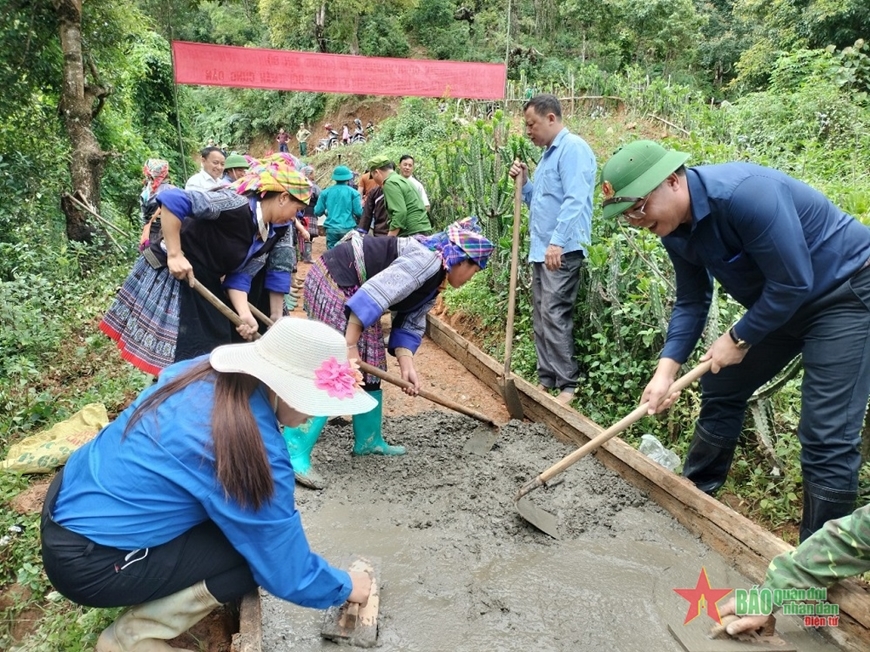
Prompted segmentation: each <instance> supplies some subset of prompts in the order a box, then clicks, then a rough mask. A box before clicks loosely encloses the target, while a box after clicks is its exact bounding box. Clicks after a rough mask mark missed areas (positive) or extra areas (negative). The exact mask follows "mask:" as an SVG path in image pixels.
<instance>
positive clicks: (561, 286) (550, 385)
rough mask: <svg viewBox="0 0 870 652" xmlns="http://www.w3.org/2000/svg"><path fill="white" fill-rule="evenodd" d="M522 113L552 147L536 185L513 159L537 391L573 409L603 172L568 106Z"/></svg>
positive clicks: (539, 98) (546, 102)
mask: <svg viewBox="0 0 870 652" xmlns="http://www.w3.org/2000/svg"><path fill="white" fill-rule="evenodd" d="M523 111H524V114H525V120H526V134H527V135H528V137H529V139H530V140H531V141H532V142H533V143H534V144H535V145H537V146H538V147H544V148H545V149H544V153H543V155H542V156H541V161H540V162H539V163H538V167H537V169H536V170H535V180H534V182H532V181H530V180H529V174H528V173H529V169H528V166H527V165H526V164H525V163H523V162H521V161H514V163H513V165H511V169H510V176H511V177H512V178H517V177H520V178H521V179H522V184H523V201H525V202H526V204H528V206H529V237H530V243H529V262H530V263H532V323H533V329H534V333H535V352H536V354H537V358H538V381H539V382H540V385H539V386H538V388H539V389H541V390H543V391H547V390H551V389H556V390H558V391H559V394H558V396H556V400H557V401H558V402H559V403H561V404H562V405H568V404H569V403H570V402H571V400H572V399H573V398H574V391H575V390H576V389H577V384H578V382H579V377H580V369H579V367H578V365H577V361H576V360H575V359H574V304H575V302H576V300H577V291H578V289H579V287H580V268H581V267H582V266H583V261H584V258H585V257H586V247H588V246H589V244H590V242H591V237H592V194H593V192H594V189H595V174H596V170H597V168H596V163H595V155H594V154H593V153H592V149H591V148H590V147H589V145H588V144H586V141H585V140H583V139H582V138H580V136H577V135H575V134H572V133H571V132H569V131H568V129H567V128H566V127H565V126H564V125H563V124H562V106H561V104H559V100H558V99H557V98H556V97H555V96H554V95H548V94H545V95H536V96H535V97H533V98H532V99H530V100H529V101H528V102H526V103H525V105H524V107H523Z"/></svg>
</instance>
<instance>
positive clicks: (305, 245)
mask: <svg viewBox="0 0 870 652" xmlns="http://www.w3.org/2000/svg"><path fill="white" fill-rule="evenodd" d="M301 172H302V174H304V175H305V176H306V177H307V178H308V181H309V182H311V197H310V198H309V200H308V204H307V205H306V206H305V208H304V209H303V211H302V214H301V215H297V218H298V220H299V221H300V223H301V224H302V226H303V228H305V230H306V231H307V232H308V234H309V235H308V239H307V240H305V238H304V237H302V236H301V234H300V238H299V240H297V242H298V247H299V255H300V257H301V259H302V262H303V263H307V264H311V262H312V259H311V247H312V244H311V243H312V241H313V240H314V238H316V237H317V236H318V235H319V233H320V226H319V225H318V224H317V217H316V216H315V215H314V207H315V206H317V202H318V200H319V199H320V192H321V191H320V186H318V185H317V184H316V183H314V168H313V167H311V166H310V165H305V166H303V167H302V169H301Z"/></svg>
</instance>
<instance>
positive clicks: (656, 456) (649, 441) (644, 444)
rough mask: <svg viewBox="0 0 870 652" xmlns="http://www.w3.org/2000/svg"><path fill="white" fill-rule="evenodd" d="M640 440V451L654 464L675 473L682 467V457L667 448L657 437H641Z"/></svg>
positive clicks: (648, 435) (647, 435)
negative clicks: (675, 470)
mask: <svg viewBox="0 0 870 652" xmlns="http://www.w3.org/2000/svg"><path fill="white" fill-rule="evenodd" d="M640 439H641V441H640V446H639V447H638V450H639V451H640V452H641V453H643V454H644V455H646V456H647V457H648V458H650V459H651V460H652V461H653V462H657V463H658V464H661V465H662V466H663V467H665V468H666V469H667V470H668V471H673V470H674V469H676V468H677V467H678V466H679V465H680V457H679V456H678V455H677V454H676V453H675V452H674V451H672V450H670V449H668V448H665V447H664V446H663V445H662V443H661V442H660V441H659V440H658V439H657V438H656V437H655V435H650V434H646V435H641V438H640Z"/></svg>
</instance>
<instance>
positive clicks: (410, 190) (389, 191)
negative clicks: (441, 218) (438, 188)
mask: <svg viewBox="0 0 870 652" xmlns="http://www.w3.org/2000/svg"><path fill="white" fill-rule="evenodd" d="M384 201H385V202H386V204H387V214H388V215H389V216H390V231H394V230H396V229H398V230H399V235H400V236H408V235H414V234H416V233H429V231H431V230H432V225H431V224H430V223H429V216H428V215H427V214H426V207H425V206H424V205H423V200H422V199H420V194H419V193H418V192H417V190H416V189H415V188H414V186H412V185H411V182H410V181H408V180H407V179H406V178H405V177H403V176H402V175H401V174H399V173H398V172H393V173H392V174H391V175H390V176H389V177H387V180H386V181H384Z"/></svg>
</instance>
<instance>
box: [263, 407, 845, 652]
mask: <svg viewBox="0 0 870 652" xmlns="http://www.w3.org/2000/svg"><path fill="white" fill-rule="evenodd" d="M477 425H478V424H477V423H476V422H475V421H473V420H471V419H468V418H466V417H462V416H453V415H450V414H445V413H443V412H436V411H433V412H429V413H425V414H422V415H415V416H404V417H398V418H394V419H388V420H387V422H386V424H385V428H384V436H385V438H386V439H387V441H389V442H390V443H393V444H402V445H404V446H406V447H407V448H408V454H407V455H405V456H403V457H400V458H384V457H375V456H373V457H362V458H357V457H353V456H352V455H351V454H350V450H351V446H352V443H353V435H352V431H351V427H350V425H349V424H343V425H342V424H341V423H335V422H333V423H330V424H329V425H328V426H327V428H326V429H325V430H324V433H323V435H322V436H321V439H320V441H319V442H318V444H317V446H316V448H315V451H314V455H313V460H314V464H315V465H316V466H317V468H318V469H319V471H320V472H321V474H322V475H323V476H325V477H326V479H327V480H329V482H330V485H329V487H328V488H327V489H326V490H325V491H322V492H314V491H310V490H306V489H304V488H301V487H300V488H298V489H297V503H298V506H299V510H300V512H301V514H302V520H303V524H304V526H305V529H306V532H307V533H308V537H309V540H310V542H311V546H312V549H313V550H315V551H317V552H318V553H320V554H322V555H323V556H324V557H326V558H327V559H328V560H329V561H330V562H331V563H333V564H337V565H341V564H342V563H344V562H346V561H347V560H348V559H349V558H350V557H352V556H353V555H357V554H358V555H364V556H368V557H370V558H373V559H374V560H376V561H377V563H378V570H379V575H380V580H381V585H382V590H381V610H380V625H379V627H380V630H379V631H380V633H379V639H378V646H379V648H378V649H380V650H383V651H384V652H393V651H400V650H401V651H403V652H413V651H421V652H430V651H431V652H441V651H444V652H447V651H457V652H459V651H468V652H471V651H494V650H499V651H505V652H514V651H515V652H520V651H523V652H525V651H529V650H535V651H539V652H549V651H563V650H565V651H568V650H590V651H591V650H596V651H597V650H618V651H620V652H631V651H635V650H636V651H641V652H653V651H656V652H658V651H661V652H669V651H671V650H673V651H680V650H682V649H683V648H682V647H681V646H680V645H679V643H678V642H677V641H676V640H675V639H674V638H673V637H672V635H671V634H670V633H669V632H668V629H667V624H666V620H667V619H671V620H673V619H674V617H676V618H677V619H679V620H680V621H681V620H682V619H683V618H684V617H685V614H686V611H687V609H688V607H689V603H688V602H687V601H685V600H684V599H683V598H681V597H680V596H679V595H677V594H676V593H674V591H673V589H674V588H692V587H694V586H695V584H696V582H697V581H698V575H699V573H700V571H701V568H702V567H704V568H705V569H706V571H707V574H708V576H709V579H710V584H711V586H712V587H714V588H723V587H747V588H748V587H749V586H750V585H751V582H749V581H748V580H746V579H745V578H743V577H742V576H740V575H739V574H738V573H737V572H736V571H734V570H732V569H731V568H730V567H729V566H728V564H727V563H726V562H725V561H724V560H723V559H722V558H720V557H719V556H718V555H717V554H715V553H713V552H712V551H710V550H709V549H708V548H707V547H706V546H705V545H703V544H702V543H700V541H698V539H697V538H696V537H694V536H693V535H692V534H691V533H689V532H688V531H687V530H686V529H685V528H683V527H682V526H681V525H680V524H679V523H678V522H676V521H675V520H674V519H673V518H672V517H671V516H670V515H669V514H668V513H667V512H666V511H664V510H663V509H661V508H660V507H658V506H657V505H656V504H655V503H653V502H651V501H650V500H648V499H647V498H646V497H645V496H644V494H643V493H641V492H640V491H639V490H638V489H636V488H635V487H633V486H632V485H630V484H628V483H627V482H625V481H624V480H623V479H622V478H620V477H619V476H618V475H617V474H615V473H612V472H610V471H608V470H607V469H605V468H604V467H603V466H602V465H601V464H600V463H599V462H598V461H597V460H595V459H594V458H586V459H584V460H581V461H580V462H578V463H577V464H576V465H574V466H573V467H571V468H569V469H568V470H567V471H566V472H565V473H563V474H562V476H560V478H561V479H562V480H561V482H558V483H556V481H554V484H552V485H551V486H549V487H542V488H540V489H537V490H535V491H534V492H532V494H530V496H532V497H533V499H534V501H535V502H536V503H537V504H539V505H541V506H542V507H545V508H546V509H548V510H550V511H553V512H555V513H556V515H557V517H558V521H559V524H560V535H561V538H560V540H558V541H557V540H555V539H552V538H550V537H549V536H547V535H546V534H543V533H541V532H539V531H538V530H536V529H535V528H534V527H532V526H531V525H529V524H528V523H527V522H526V521H525V520H523V519H522V518H521V517H520V516H519V514H518V513H517V511H516V509H515V507H514V502H513V498H514V495H515V493H516V491H517V489H518V488H519V487H520V486H521V485H522V484H524V483H525V482H526V481H527V480H529V479H530V478H532V477H534V476H535V475H537V474H538V473H540V472H541V471H543V470H544V469H546V468H547V467H549V466H550V465H551V464H553V463H555V462H556V461H558V460H559V459H561V458H562V457H564V456H565V455H567V454H568V453H569V452H571V450H573V449H572V448H571V447H570V446H568V445H565V444H563V443H561V442H559V441H558V440H556V439H555V438H554V437H553V436H552V435H551V434H550V433H549V431H548V430H547V429H546V427H545V426H542V425H540V424H528V423H519V422H515V421H512V422H511V423H509V424H508V425H507V426H505V427H503V428H502V429H501V432H500V437H499V440H498V442H497V444H496V445H495V447H494V448H493V450H492V451H490V452H489V453H487V454H486V455H473V454H470V453H464V452H463V451H462V445H463V443H464V442H465V441H466V439H467V438H468V436H469V434H470V433H471V431H473V430H474V429H475V428H476V427H477ZM262 595H263V618H262V624H263V650H264V652H285V651H290V650H292V651H294V652H298V651H304V652H310V651H315V650H317V651H324V650H333V651H335V650H338V649H339V646H337V645H336V644H335V643H332V642H329V641H325V640H323V639H321V637H320V634H319V632H320V626H321V623H322V617H323V616H322V612H320V611H316V610H311V609H305V608H301V607H297V606H295V605H291V604H288V603H286V602H283V601H281V600H278V599H276V598H274V597H272V596H269V595H268V594H265V593H263V594H262ZM701 618H707V616H705V615H702V616H701ZM708 622H709V624H710V625H712V624H713V621H712V620H709V619H708ZM778 629H779V631H780V632H781V633H785V634H786V635H787V637H788V638H789V640H790V641H792V642H794V643H796V644H798V649H800V650H808V651H810V650H813V651H815V650H835V649H837V648H836V647H835V646H833V645H832V644H830V643H827V642H826V640H825V639H823V638H822V637H820V636H819V635H818V634H816V633H815V632H812V631H807V630H803V629H802V628H801V627H800V626H799V625H797V623H796V621H794V620H793V619H783V618H780V619H779V620H778Z"/></svg>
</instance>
